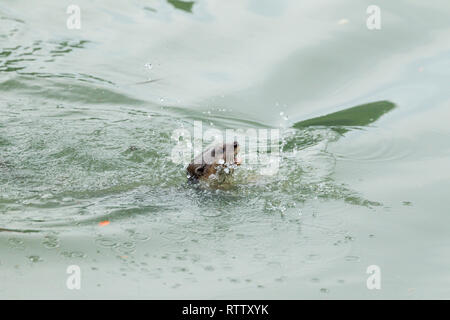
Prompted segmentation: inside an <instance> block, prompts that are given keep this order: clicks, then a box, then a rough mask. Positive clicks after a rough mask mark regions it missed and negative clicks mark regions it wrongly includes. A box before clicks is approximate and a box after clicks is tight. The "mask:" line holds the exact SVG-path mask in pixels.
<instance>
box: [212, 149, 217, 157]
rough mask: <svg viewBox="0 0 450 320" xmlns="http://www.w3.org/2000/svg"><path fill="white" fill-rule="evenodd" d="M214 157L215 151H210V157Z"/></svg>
mask: <svg viewBox="0 0 450 320" xmlns="http://www.w3.org/2000/svg"><path fill="white" fill-rule="evenodd" d="M215 156H216V150H215V149H213V151H211V157H215Z"/></svg>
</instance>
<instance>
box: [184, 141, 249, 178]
mask: <svg viewBox="0 0 450 320" xmlns="http://www.w3.org/2000/svg"><path fill="white" fill-rule="evenodd" d="M239 150H240V146H239V143H238V142H237V141H234V143H224V144H218V145H216V146H215V147H212V148H209V149H207V150H206V151H205V152H203V153H202V154H200V155H198V156H197V157H195V158H194V161H193V162H191V163H190V164H189V166H188V167H187V172H188V179H189V181H191V182H198V181H199V180H210V179H216V180H218V181H219V182H220V181H223V179H224V178H225V177H226V176H229V175H231V174H232V173H233V171H234V168H235V167H236V166H238V165H240V164H241V160H240V159H239V158H238V153H239Z"/></svg>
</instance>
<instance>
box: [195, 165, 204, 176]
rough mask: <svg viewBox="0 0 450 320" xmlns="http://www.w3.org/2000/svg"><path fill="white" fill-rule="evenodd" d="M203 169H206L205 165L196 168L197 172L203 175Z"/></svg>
mask: <svg viewBox="0 0 450 320" xmlns="http://www.w3.org/2000/svg"><path fill="white" fill-rule="evenodd" d="M203 171H205V167H204V166H202V167H198V168H196V169H195V174H197V175H201V174H203Z"/></svg>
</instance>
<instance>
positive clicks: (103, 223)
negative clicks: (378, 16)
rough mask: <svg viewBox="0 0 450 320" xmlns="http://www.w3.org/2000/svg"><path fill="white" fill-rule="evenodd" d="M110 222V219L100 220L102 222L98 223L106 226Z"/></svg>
mask: <svg viewBox="0 0 450 320" xmlns="http://www.w3.org/2000/svg"><path fill="white" fill-rule="evenodd" d="M108 224H109V221H108V220H105V221H100V222H99V223H98V225H99V226H100V227H105V226H107V225H108Z"/></svg>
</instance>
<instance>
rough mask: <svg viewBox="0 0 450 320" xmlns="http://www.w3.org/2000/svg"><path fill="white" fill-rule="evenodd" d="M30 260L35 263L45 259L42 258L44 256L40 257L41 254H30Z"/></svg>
mask: <svg viewBox="0 0 450 320" xmlns="http://www.w3.org/2000/svg"><path fill="white" fill-rule="evenodd" d="M28 260H30V261H31V262H33V263H36V262H42V261H44V260H42V258H41V257H39V256H28Z"/></svg>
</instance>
